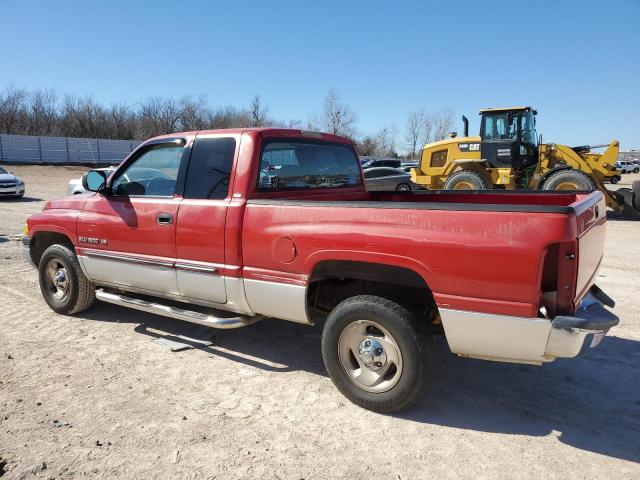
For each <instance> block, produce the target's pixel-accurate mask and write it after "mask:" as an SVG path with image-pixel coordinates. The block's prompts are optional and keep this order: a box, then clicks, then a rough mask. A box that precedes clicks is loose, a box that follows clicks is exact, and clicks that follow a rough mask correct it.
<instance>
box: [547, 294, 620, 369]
mask: <svg viewBox="0 0 640 480" xmlns="http://www.w3.org/2000/svg"><path fill="white" fill-rule="evenodd" d="M596 288H597V287H596ZM598 290H599V289H598ZM618 323H620V319H619V318H618V317H617V316H616V315H615V314H613V313H612V312H610V311H609V310H607V309H606V308H605V306H604V305H603V303H601V301H600V299H598V298H597V296H596V295H594V293H593V291H592V292H590V293H589V294H588V295H587V296H586V297H585V298H584V299H583V300H582V302H581V304H580V308H579V309H578V310H577V311H576V313H575V316H572V317H565V316H558V317H556V318H554V319H553V321H552V322H551V333H550V334H549V340H548V342H547V347H546V349H545V355H546V356H549V357H553V358H573V357H576V356H578V355H579V354H580V353H583V352H584V351H586V350H588V349H589V348H590V347H596V346H597V345H598V344H599V343H600V341H601V340H602V338H603V337H604V335H605V334H606V333H607V332H608V331H609V329H610V328H612V327H615V326H616V325H618Z"/></svg>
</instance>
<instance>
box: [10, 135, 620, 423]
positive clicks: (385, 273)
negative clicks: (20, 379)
mask: <svg viewBox="0 0 640 480" xmlns="http://www.w3.org/2000/svg"><path fill="white" fill-rule="evenodd" d="M277 166H279V168H275V167H277ZM272 168H273V169H272ZM385 168H386V167H385ZM374 170H377V169H372V170H369V172H372V171H374ZM392 170H393V169H392ZM263 172H271V173H269V174H268V175H263ZM139 173H143V175H142V176H140V175H138V174H139ZM402 174H404V172H402ZM368 175H369V176H371V173H369V174H368ZM83 184H84V187H85V189H87V190H91V191H93V192H96V193H95V194H93V195H76V196H72V197H66V198H62V199H58V200H51V201H48V202H46V203H45V205H44V208H43V210H42V212H40V213H36V214H34V215H32V216H30V217H29V219H28V220H27V225H26V228H25V235H24V236H23V238H22V242H23V244H24V246H25V253H26V255H27V257H28V259H29V261H30V262H31V263H32V264H33V265H35V266H36V267H37V268H38V276H39V281H40V289H41V292H42V295H43V297H44V299H45V301H46V302H47V304H48V305H49V306H50V307H51V308H52V309H53V310H54V311H55V312H57V313H59V314H65V315H68V314H75V313H78V312H81V311H83V310H86V309H87V308H89V307H90V306H91V304H92V303H93V301H94V298H97V299H99V300H102V301H104V302H109V303H114V304H116V305H120V306H123V307H127V308H133V309H137V310H142V311H145V312H149V313H155V314H159V315H164V316H167V317H170V318H175V319H178V320H183V321H188V322H193V323H198V324H202V325H207V326H210V327H214V328H224V329H228V328H237V327H243V326H246V325H250V324H252V323H253V322H256V321H258V320H263V319H264V321H265V322H270V321H274V320H272V319H276V318H278V319H282V320H288V321H293V322H298V323H303V324H314V323H315V322H322V323H323V332H322V341H321V349H322V357H323V360H324V364H325V367H326V369H327V371H328V373H329V376H330V377H331V379H332V381H333V383H334V384H335V385H336V387H337V388H338V389H339V390H340V391H341V392H342V393H343V394H344V395H345V396H346V397H347V398H349V399H350V400H351V401H353V402H354V403H356V404H358V405H360V406H363V407H366V408H370V409H372V410H377V411H382V412H393V411H398V410H401V409H403V408H405V407H407V406H409V405H410V404H411V403H413V402H414V401H416V400H417V399H418V398H419V397H420V396H421V393H422V391H423V389H424V388H425V387H426V386H428V385H429V384H430V383H431V378H432V375H431V364H432V361H433V342H432V335H434V334H442V333H444V335H445V336H446V340H447V342H448V344H449V347H450V349H451V351H452V352H453V353H455V354H458V355H461V356H465V357H473V358H480V359H489V360H495V361H505V362H515V363H525V364H537V365H542V364H543V363H544V362H550V361H553V360H555V359H556V358H571V357H575V356H577V355H579V354H580V353H581V352H582V351H584V350H588V349H589V348H590V347H595V346H597V345H598V343H599V342H600V341H601V339H602V337H603V336H604V335H605V334H606V333H607V332H608V331H609V329H610V328H611V327H613V326H615V325H617V324H618V321H619V320H618V317H616V316H615V315H614V314H613V313H611V312H610V311H608V310H607V309H606V308H605V307H604V305H607V306H609V307H613V306H614V303H613V301H612V300H611V299H610V298H609V297H608V296H607V295H605V294H604V292H602V290H600V289H599V288H598V287H597V286H595V285H594V280H595V278H596V273H597V270H598V267H599V265H600V263H601V260H602V251H603V246H604V241H605V222H606V215H605V209H606V205H605V199H604V196H603V193H602V192H599V191H597V192H576V191H566V192H548V193H541V192H527V191H511V192H509V191H497V192H496V191H490V190H485V191H468V192H464V191H444V192H443V191H422V192H407V193H404V194H399V193H398V192H395V191H393V192H369V191H366V190H365V188H364V185H363V179H362V173H361V170H360V164H359V161H358V158H357V156H356V152H355V146H354V144H353V142H351V141H350V140H348V139H346V138H343V137H338V136H335V135H330V134H320V133H317V132H305V131H300V130H291V129H274V128H264V129H233V130H220V131H215V130H214V131H203V132H188V133H175V134H171V135H167V136H163V137H157V138H154V139H151V140H149V141H147V142H145V143H143V144H142V145H141V146H140V147H138V148H137V149H136V150H135V151H134V152H133V153H131V155H129V157H128V158H127V159H126V160H125V161H124V162H123V163H122V164H121V165H120V166H118V168H117V169H116V170H115V171H114V172H113V173H112V174H111V175H110V176H109V177H108V178H107V174H106V173H105V172H104V171H99V170H98V171H96V170H92V171H90V172H88V173H87V174H86V175H85V176H84V178H83ZM178 302H179V303H178ZM594 364H595V362H594Z"/></svg>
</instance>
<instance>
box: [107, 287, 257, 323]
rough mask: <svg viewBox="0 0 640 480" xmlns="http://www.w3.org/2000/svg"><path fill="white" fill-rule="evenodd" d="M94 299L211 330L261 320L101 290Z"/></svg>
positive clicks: (255, 317)
mask: <svg viewBox="0 0 640 480" xmlns="http://www.w3.org/2000/svg"><path fill="white" fill-rule="evenodd" d="M96 298H97V299H98V300H102V301H103V302H107V303H113V304H114V305H121V306H123V307H128V308H133V309H135V310H141V311H143V312H147V313H154V314H156V315H162V316H164V317H171V318H175V319H178V320H183V321H185V322H191V323H197V324H199V325H205V326H207V327H213V328H222V329H230V328H240V327H246V326H247V325H251V324H252V323H255V322H257V321H258V320H261V319H262V318H263V317H261V316H254V317H248V316H236V317H226V318H225V317H216V316H213V315H208V314H206V313H201V312H195V311H193V310H185V309H183V308H178V307H172V306H169V305H162V304H161V303H155V302H149V301H147V300H142V299H140V298H132V297H127V296H126V295H122V294H120V293H113V292H107V291H105V290H104V289H102V288H100V289H98V290H96Z"/></svg>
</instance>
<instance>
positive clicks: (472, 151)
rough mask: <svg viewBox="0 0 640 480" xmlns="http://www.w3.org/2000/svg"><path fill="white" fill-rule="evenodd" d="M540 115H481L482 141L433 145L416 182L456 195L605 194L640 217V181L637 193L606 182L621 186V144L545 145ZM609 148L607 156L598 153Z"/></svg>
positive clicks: (414, 175) (513, 111)
mask: <svg viewBox="0 0 640 480" xmlns="http://www.w3.org/2000/svg"><path fill="white" fill-rule="evenodd" d="M536 114H537V112H536V111H535V110H534V109H533V108H531V107H511V108H487V109H484V110H480V115H481V121H480V136H478V137H470V136H469V121H468V120H467V118H466V117H464V116H463V117H462V121H463V122H464V136H463V137H457V136H456V135H455V133H453V134H451V138H448V139H445V140H441V141H439V142H434V143H429V144H427V145H425V146H424V147H423V149H422V154H421V158H420V164H419V167H418V168H414V169H412V170H411V180H412V181H413V182H415V183H417V184H419V185H423V186H425V187H426V188H429V189H434V190H439V189H454V190H482V189H489V188H493V189H500V188H502V189H508V190H514V189H537V190H596V189H597V190H600V191H601V192H602V193H604V195H605V198H606V201H607V206H609V207H610V208H612V209H613V210H615V211H617V212H619V213H622V214H623V215H624V216H626V217H629V218H640V182H634V185H633V189H628V188H620V189H618V191H609V190H607V189H606V188H605V186H604V182H605V181H606V182H610V183H612V184H615V183H618V181H620V172H618V171H617V170H616V168H615V162H616V157H617V156H618V149H619V144H618V142H617V141H616V140H614V141H612V142H611V143H610V144H608V145H607V144H605V145H593V146H590V145H582V146H579V147H567V146H565V145H559V144H555V143H546V144H543V143H542V142H541V139H540V138H538V137H537V136H536V120H535V116H536ZM603 147H607V149H606V150H605V151H604V153H592V152H591V150H593V149H596V148H603Z"/></svg>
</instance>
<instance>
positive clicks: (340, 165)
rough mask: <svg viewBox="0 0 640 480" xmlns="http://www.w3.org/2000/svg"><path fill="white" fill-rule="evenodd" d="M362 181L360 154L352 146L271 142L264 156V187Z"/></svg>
mask: <svg viewBox="0 0 640 480" xmlns="http://www.w3.org/2000/svg"><path fill="white" fill-rule="evenodd" d="M360 184H361V179H360V168H359V161H358V157H357V156H356V154H355V153H354V151H353V149H352V148H350V147H349V146H348V145H338V144H330V143H324V142H322V143H321V142H317V143H312V142H281V141H273V142H270V143H268V144H267V145H266V146H265V147H264V149H263V151H262V155H261V156H260V176H259V178H258V189H260V190H290V189H305V190H306V189H320V188H337V187H353V186H356V185H360Z"/></svg>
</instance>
